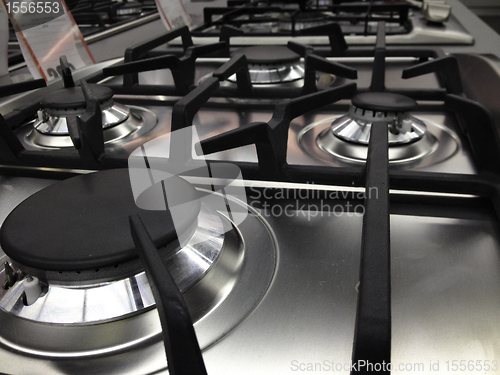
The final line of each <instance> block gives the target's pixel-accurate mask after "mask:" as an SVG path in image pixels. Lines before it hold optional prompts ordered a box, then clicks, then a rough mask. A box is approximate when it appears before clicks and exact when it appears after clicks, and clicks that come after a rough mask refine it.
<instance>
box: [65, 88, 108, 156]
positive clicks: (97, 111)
mask: <svg viewBox="0 0 500 375" xmlns="http://www.w3.org/2000/svg"><path fill="white" fill-rule="evenodd" d="M81 88H82V91H83V95H84V97H85V102H86V108H85V113H84V114H83V115H82V116H68V117H67V118H66V120H67V122H68V132H69V135H70V137H71V141H72V142H73V144H74V145H75V148H76V149H77V150H78V153H79V154H80V156H81V158H82V161H83V162H84V163H85V164H90V165H93V164H96V163H97V162H98V160H99V159H100V157H101V156H102V155H103V154H104V133H103V128H102V113H101V105H100V104H99V101H98V100H97V97H96V96H95V94H94V92H93V91H92V90H91V88H90V87H89V85H88V83H87V82H86V81H84V80H82V81H81Z"/></svg>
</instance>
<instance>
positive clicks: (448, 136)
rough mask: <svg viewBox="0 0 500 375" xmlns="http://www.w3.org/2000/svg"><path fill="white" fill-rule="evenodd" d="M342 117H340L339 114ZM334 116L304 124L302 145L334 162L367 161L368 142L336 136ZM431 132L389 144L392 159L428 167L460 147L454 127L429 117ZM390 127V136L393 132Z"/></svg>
mask: <svg viewBox="0 0 500 375" xmlns="http://www.w3.org/2000/svg"><path fill="white" fill-rule="evenodd" d="M337 119H338V118H337ZM332 120H336V119H335V118H327V119H323V120H321V121H319V122H316V123H313V124H311V125H309V126H306V127H305V128H303V129H302V130H301V131H300V133H299V134H298V136H297V138H298V142H299V145H300V147H301V148H302V149H303V150H304V151H305V152H307V153H308V154H309V155H311V156H313V157H314V158H316V159H319V160H321V161H326V162H328V163H330V164H334V165H339V164H352V163H355V164H358V163H364V162H365V161H366V158H367V155H368V145H364V144H356V143H353V142H347V141H345V140H342V139H340V138H338V137H337V136H335V134H334V133H333V131H332V127H331V124H332ZM426 125H427V132H426V133H425V134H424V135H423V137H422V138H421V139H420V140H418V141H415V142H412V143H407V144H399V145H393V146H390V147H389V163H390V164H392V165H400V166H401V167H402V168H406V167H412V168H414V167H416V166H418V167H424V166H430V165H434V164H437V163H441V162H443V161H444V160H446V159H448V158H450V157H451V156H452V155H453V154H454V153H455V152H456V151H457V150H458V141H457V136H456V135H455V134H453V133H452V132H451V130H449V129H447V128H445V127H443V126H441V125H438V124H436V123H433V122H430V121H426ZM390 134H391V133H390V132H389V131H388V136H390Z"/></svg>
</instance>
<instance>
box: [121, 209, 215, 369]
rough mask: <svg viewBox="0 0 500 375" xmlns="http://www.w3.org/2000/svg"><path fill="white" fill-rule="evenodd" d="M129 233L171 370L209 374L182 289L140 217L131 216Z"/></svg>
mask: <svg viewBox="0 0 500 375" xmlns="http://www.w3.org/2000/svg"><path fill="white" fill-rule="evenodd" d="M129 222H130V230H131V232H132V238H133V240H134V243H135V246H136V248H137V250H138V252H139V257H140V258H141V261H142V264H143V265H144V270H145V271H146V276H147V278H148V281H149V285H150V286H151V290H152V291H153V295H154V298H155V302H156V308H157V310H158V315H159V316H160V322H161V326H162V331H163V344H164V345H165V351H166V354H167V361H168V369H169V373H170V374H172V375H186V374H190V375H206V373H207V370H206V369H205V363H204V362H203V356H202V354H201V350H200V346H199V344H198V340H197V338H196V334H195V332H194V327H193V322H192V321H191V316H190V315H189V311H188V309H187V306H186V303H185V302H184V299H183V297H182V294H181V292H180V291H179V288H178V287H177V285H176V284H175V281H174V279H173V278H172V276H171V275H170V272H169V271H168V268H167V267H166V266H165V264H164V262H163V260H162V259H161V257H160V255H159V254H158V250H157V249H156V247H155V245H154V244H153V241H152V240H151V237H150V236H149V233H148V232H147V229H146V227H145V226H144V224H143V223H142V221H141V219H140V217H139V216H138V215H134V216H130V218H129Z"/></svg>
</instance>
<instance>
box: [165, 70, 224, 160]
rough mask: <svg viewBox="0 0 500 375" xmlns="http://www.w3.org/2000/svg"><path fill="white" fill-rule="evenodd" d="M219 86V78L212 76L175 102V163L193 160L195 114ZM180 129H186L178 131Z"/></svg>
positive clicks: (172, 146)
mask: <svg viewBox="0 0 500 375" xmlns="http://www.w3.org/2000/svg"><path fill="white" fill-rule="evenodd" d="M218 88H219V80H218V79H217V78H215V77H210V78H208V79H206V80H205V81H203V82H202V83H201V84H200V85H199V86H197V87H196V88H195V89H194V90H193V91H191V92H190V93H189V94H187V95H186V96H184V97H183V98H182V99H180V100H179V101H178V102H177V103H175V105H174V107H173V108H172V125H171V134H172V135H171V137H172V138H171V140H170V159H172V162H173V165H177V166H180V165H186V164H187V163H190V162H192V155H191V152H192V149H193V140H192V128H191V126H192V125H193V121H194V116H195V115H196V113H198V111H199V110H200V108H201V107H202V106H203V105H204V104H205V103H206V102H207V101H208V99H209V98H210V96H211V95H212V94H213V93H214V92H215V91H216V90H217V89H218ZM180 129H184V130H183V131H182V132H178V130H180ZM171 165H172V164H171Z"/></svg>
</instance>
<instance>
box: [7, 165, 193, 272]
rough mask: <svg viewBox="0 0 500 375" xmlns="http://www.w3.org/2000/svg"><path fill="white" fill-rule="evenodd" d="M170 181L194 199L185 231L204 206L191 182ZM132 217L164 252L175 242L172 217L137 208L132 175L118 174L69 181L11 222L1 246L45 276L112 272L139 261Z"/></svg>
mask: <svg viewBox="0 0 500 375" xmlns="http://www.w3.org/2000/svg"><path fill="white" fill-rule="evenodd" d="M171 178H172V179H174V180H172V182H173V184H174V185H175V187H176V188H177V189H181V190H180V191H182V193H183V194H187V195H189V194H191V195H192V196H193V197H192V198H193V200H191V202H193V204H192V208H193V209H191V210H186V213H185V215H184V217H183V218H182V223H176V224H180V225H179V227H178V229H180V230H182V231H185V230H188V229H190V228H191V227H192V224H193V223H195V222H196V218H197V216H198V213H199V209H200V202H199V200H196V196H197V193H196V190H195V189H194V187H192V186H191V185H190V184H189V183H188V182H186V181H185V180H183V179H181V178H180V177H177V176H174V177H171ZM171 178H169V179H168V180H167V181H170V179H171ZM165 183H167V182H165ZM169 186H171V185H169ZM184 198H186V197H184ZM188 198H189V197H188ZM132 214H138V215H139V216H140V217H141V219H142V221H143V222H144V224H145V225H146V228H147V230H148V232H149V234H150V235H151V237H152V238H153V241H154V243H155V245H156V246H158V247H159V248H160V247H162V246H165V245H167V244H168V243H170V242H172V241H174V240H176V238H177V234H176V231H175V228H174V223H173V221H172V216H171V214H170V211H168V210H161V211H146V210H142V209H140V208H138V207H137V206H136V204H135V201H134V197H133V194H132V189H131V186H130V181H129V172H128V169H115V170H108V171H101V172H96V173H90V174H87V175H82V176H77V177H74V178H70V179H68V180H65V181H62V182H58V183H56V184H54V185H51V186H49V187H47V188H45V189H43V190H41V191H39V192H38V193H36V194H34V195H32V196H31V197H29V198H28V199H26V200H25V201H24V202H22V203H21V204H20V205H19V206H17V207H16V208H15V209H14V210H13V211H12V212H11V213H10V215H9V216H8V217H7V219H6V220H5V222H4V224H3V226H2V228H1V231H0V242H1V246H2V248H3V250H4V251H5V253H6V254H7V255H8V256H9V257H10V258H11V259H12V260H13V261H15V262H17V263H21V264H24V265H26V266H28V267H33V268H37V269H41V270H50V271H81V270H89V269H97V268H101V267H107V266H113V265H116V264H119V263H122V262H125V261H128V260H131V259H134V258H136V257H137V256H138V254H137V251H136V249H135V245H134V242H133V240H132V235H131V233H130V227H129V219H128V218H129V215H132Z"/></svg>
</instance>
